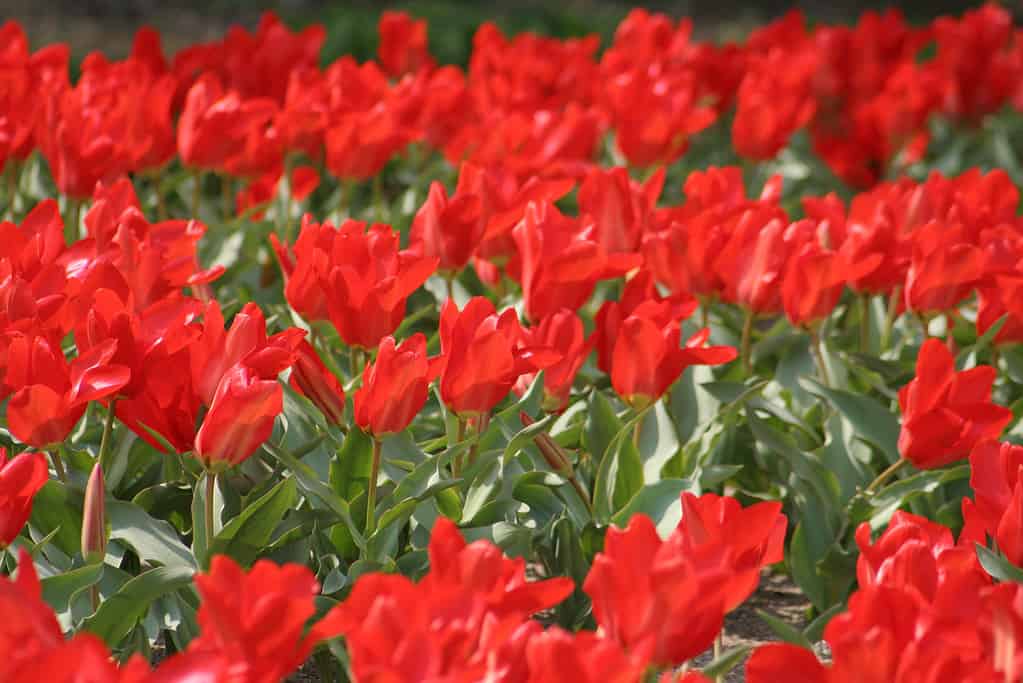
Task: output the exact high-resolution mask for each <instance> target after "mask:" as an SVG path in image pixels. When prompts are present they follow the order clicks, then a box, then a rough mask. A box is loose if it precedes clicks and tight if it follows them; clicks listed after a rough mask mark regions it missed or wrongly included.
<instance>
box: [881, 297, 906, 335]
mask: <svg viewBox="0 0 1023 683" xmlns="http://www.w3.org/2000/svg"><path fill="white" fill-rule="evenodd" d="M901 298H902V285H896V286H895V289H893V290H892V295H891V296H890V297H888V310H887V311H886V312H885V317H884V331H883V332H882V334H881V351H887V350H888V344H889V343H890V342H891V339H892V330H893V329H894V327H895V312H896V311H897V310H898V309H899V299H901Z"/></svg>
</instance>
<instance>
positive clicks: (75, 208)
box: [64, 199, 82, 244]
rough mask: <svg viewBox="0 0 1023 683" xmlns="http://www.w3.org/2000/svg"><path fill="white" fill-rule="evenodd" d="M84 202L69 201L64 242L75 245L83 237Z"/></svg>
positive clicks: (79, 200)
mask: <svg viewBox="0 0 1023 683" xmlns="http://www.w3.org/2000/svg"><path fill="white" fill-rule="evenodd" d="M81 220H82V200H81V199H68V207H67V223H66V224H65V225H64V241H65V242H67V243H68V244H74V243H75V242H77V241H78V239H79V237H81V227H80V224H81Z"/></svg>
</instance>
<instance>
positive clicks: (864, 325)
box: [860, 292, 870, 353]
mask: <svg viewBox="0 0 1023 683" xmlns="http://www.w3.org/2000/svg"><path fill="white" fill-rule="evenodd" d="M860 353H870V295H869V294H867V293H866V292H863V293H861V294H860Z"/></svg>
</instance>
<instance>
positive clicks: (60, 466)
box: [50, 450, 67, 484]
mask: <svg viewBox="0 0 1023 683" xmlns="http://www.w3.org/2000/svg"><path fill="white" fill-rule="evenodd" d="M50 460H52V461H53V469H54V471H56V472H57V479H60V480H61V481H62V482H63V483H65V484H66V483H67V470H65V469H64V461H63V460H62V459H61V457H60V452H59V450H56V451H50Z"/></svg>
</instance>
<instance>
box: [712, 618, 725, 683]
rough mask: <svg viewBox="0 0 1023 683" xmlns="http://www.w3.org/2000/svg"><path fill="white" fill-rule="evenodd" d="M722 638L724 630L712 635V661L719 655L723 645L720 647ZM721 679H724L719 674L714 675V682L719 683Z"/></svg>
mask: <svg viewBox="0 0 1023 683" xmlns="http://www.w3.org/2000/svg"><path fill="white" fill-rule="evenodd" d="M723 640H724V632H723V631H722V632H719V633H718V634H717V636H715V637H714V661H715V662H716V661H717V660H718V657H720V656H721V650H722V649H723V647H722V645H723ZM723 680H724V678H722V677H721V676H715V677H714V683H721V682H722V681H723Z"/></svg>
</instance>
